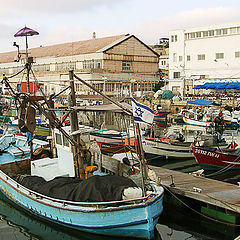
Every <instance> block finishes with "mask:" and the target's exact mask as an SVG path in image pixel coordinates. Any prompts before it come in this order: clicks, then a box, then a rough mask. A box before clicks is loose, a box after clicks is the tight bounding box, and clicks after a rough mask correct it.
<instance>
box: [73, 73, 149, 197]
mask: <svg viewBox="0 0 240 240" xmlns="http://www.w3.org/2000/svg"><path fill="white" fill-rule="evenodd" d="M72 72H73V71H72ZM73 77H75V78H76V79H77V80H79V81H80V82H81V83H83V84H84V85H86V86H88V87H89V88H91V89H92V90H94V91H95V92H97V93H98V94H100V95H101V96H103V97H104V98H106V99H107V100H108V101H110V102H111V103H113V104H115V105H116V106H118V107H120V108H121V109H122V110H123V112H125V113H127V114H128V115H131V116H133V112H132V111H131V110H130V109H127V108H125V107H123V106H122V105H121V104H120V103H118V102H115V101H114V100H112V99H111V98H110V97H108V96H106V95H105V94H103V93H102V92H100V91H99V90H97V89H96V88H95V87H93V86H92V85H91V84H89V83H87V82H86V81H84V80H83V79H81V78H79V77H78V76H76V75H75V74H73ZM135 126H136V141H137V142H136V145H137V146H136V147H137V153H138V154H139V161H140V169H141V177H142V190H143V195H144V196H146V189H145V180H146V178H147V171H146V162H145V158H144V151H143V147H142V140H141V135H140V128H139V124H138V123H135Z"/></svg>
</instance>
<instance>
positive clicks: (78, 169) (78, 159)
mask: <svg viewBox="0 0 240 240" xmlns="http://www.w3.org/2000/svg"><path fill="white" fill-rule="evenodd" d="M69 79H70V89H71V101H70V106H71V107H74V106H76V95H75V87H74V77H73V70H71V71H69ZM70 125H71V131H72V132H75V131H78V130H79V126H78V117H77V112H76V111H72V112H71V113H70ZM73 138H74V140H75V141H76V142H77V143H78V146H76V145H74V146H73V156H74V164H75V174H76V176H78V177H79V178H80V179H83V178H84V166H83V159H82V149H81V148H82V146H81V140H80V134H76V135H74V136H73Z"/></svg>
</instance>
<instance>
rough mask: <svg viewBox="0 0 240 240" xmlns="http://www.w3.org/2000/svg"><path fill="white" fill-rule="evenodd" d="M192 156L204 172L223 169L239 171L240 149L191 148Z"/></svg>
mask: <svg viewBox="0 0 240 240" xmlns="http://www.w3.org/2000/svg"><path fill="white" fill-rule="evenodd" d="M192 150H193V154H194V157H195V159H196V161H197V162H198V163H199V165H200V166H201V167H202V168H203V169H204V170H206V171H211V170H219V169H223V170H224V171H231V170H240V149H238V148H237V149H235V148H226V149H219V148H217V147H215V148H212V147H201V146H196V145H193V146H192Z"/></svg>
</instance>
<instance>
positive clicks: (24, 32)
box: [13, 26, 39, 160]
mask: <svg viewBox="0 0 240 240" xmlns="http://www.w3.org/2000/svg"><path fill="white" fill-rule="evenodd" d="M33 35H39V33H38V32H37V31H35V30H33V29H31V28H28V27H26V26H25V27H24V28H22V29H21V30H19V31H18V32H17V33H16V34H15V35H14V37H25V40H26V52H25V55H26V70H27V72H26V81H27V92H28V93H29V94H30V93H31V91H30V78H29V75H30V71H31V64H32V63H33V58H32V57H29V56H28V42H27V37H28V36H33ZM13 45H14V46H16V43H15V44H13ZM21 54H23V53H19V48H18V57H21ZM17 60H18V61H19V60H20V59H17ZM30 104H31V103H30V102H28V104H27V114H26V118H27V125H28V126H27V127H28V129H29V132H30V136H31V139H30V159H31V160H32V159H33V142H32V139H33V132H34V130H35V128H36V120H35V109H34V108H33V107H31V106H30Z"/></svg>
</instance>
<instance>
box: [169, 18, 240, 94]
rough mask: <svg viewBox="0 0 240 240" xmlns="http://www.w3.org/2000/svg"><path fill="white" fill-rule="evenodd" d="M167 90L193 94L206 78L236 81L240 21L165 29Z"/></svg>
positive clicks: (239, 60) (239, 74)
mask: <svg viewBox="0 0 240 240" xmlns="http://www.w3.org/2000/svg"><path fill="white" fill-rule="evenodd" d="M169 36H170V41H169V90H172V91H179V92H181V93H182V94H183V95H185V94H194V93H195V90H194V89H193V87H194V86H196V85H199V84H200V83H202V82H206V81H226V80H227V81H237V80H240V22H239V23H235V24H221V25H214V26H208V27H199V28H192V29H181V30H174V31H170V32H169Z"/></svg>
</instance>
